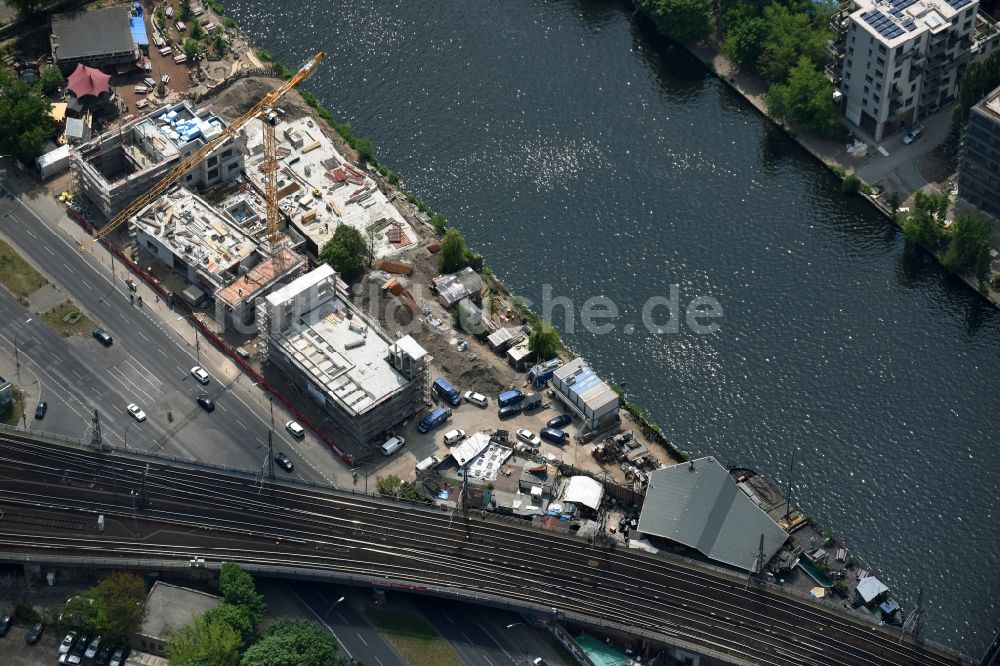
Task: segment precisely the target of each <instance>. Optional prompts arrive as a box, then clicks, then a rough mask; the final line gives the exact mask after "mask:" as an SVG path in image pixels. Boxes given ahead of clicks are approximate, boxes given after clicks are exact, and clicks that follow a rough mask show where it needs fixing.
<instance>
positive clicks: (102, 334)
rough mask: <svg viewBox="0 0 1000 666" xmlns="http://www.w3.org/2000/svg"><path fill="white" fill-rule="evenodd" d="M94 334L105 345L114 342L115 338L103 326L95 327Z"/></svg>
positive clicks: (107, 345)
mask: <svg viewBox="0 0 1000 666" xmlns="http://www.w3.org/2000/svg"><path fill="white" fill-rule="evenodd" d="M93 335H94V337H95V338H96V339H97V341H98V342H100V343H101V344H102V345H104V346H105V347H110V346H111V343H113V342H114V338H112V337H111V335H110V334H109V333H108V332H107V331H105V330H104V329H103V328H95V329H94V333H93Z"/></svg>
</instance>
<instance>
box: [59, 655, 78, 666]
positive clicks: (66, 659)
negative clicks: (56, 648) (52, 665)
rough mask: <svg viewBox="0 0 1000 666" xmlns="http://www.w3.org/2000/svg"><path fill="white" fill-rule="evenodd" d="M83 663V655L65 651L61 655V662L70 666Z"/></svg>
mask: <svg viewBox="0 0 1000 666" xmlns="http://www.w3.org/2000/svg"><path fill="white" fill-rule="evenodd" d="M82 663H83V657H81V656H80V655H78V654H70V653H68V652H65V653H63V654H61V655H59V664H62V665H64V666H66V665H68V666H79V664H82Z"/></svg>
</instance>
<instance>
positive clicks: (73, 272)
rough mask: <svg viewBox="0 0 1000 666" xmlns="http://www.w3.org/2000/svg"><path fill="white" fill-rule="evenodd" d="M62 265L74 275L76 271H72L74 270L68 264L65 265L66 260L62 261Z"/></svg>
mask: <svg viewBox="0 0 1000 666" xmlns="http://www.w3.org/2000/svg"><path fill="white" fill-rule="evenodd" d="M63 266H64V267H65V268H66V270H68V271H69V272H70V273H72V274H73V275H76V271H74V270H73V269H72V268H70V267H69V266H67V265H66V262H63Z"/></svg>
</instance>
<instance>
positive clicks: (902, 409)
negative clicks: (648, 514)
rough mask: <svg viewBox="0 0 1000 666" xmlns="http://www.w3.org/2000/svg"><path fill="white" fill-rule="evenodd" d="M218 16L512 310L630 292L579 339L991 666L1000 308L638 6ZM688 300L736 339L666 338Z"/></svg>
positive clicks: (705, 448)
mask: <svg viewBox="0 0 1000 666" xmlns="http://www.w3.org/2000/svg"><path fill="white" fill-rule="evenodd" d="M226 8H227V11H228V12H229V13H231V14H232V15H233V17H234V18H235V19H236V20H237V22H238V23H239V25H240V26H241V27H242V28H243V29H244V30H245V31H246V33H247V35H248V36H249V37H250V38H251V39H252V40H253V41H254V42H255V43H257V44H258V45H259V46H261V47H262V48H266V49H268V50H270V52H271V53H272V54H273V55H274V57H275V59H276V60H279V61H281V62H283V63H285V64H287V65H289V66H297V65H298V64H299V63H300V62H301V61H303V60H305V59H306V58H307V57H308V56H310V55H311V54H312V53H314V52H315V51H317V50H324V51H326V53H327V60H326V61H325V62H324V63H323V65H322V67H321V69H320V71H319V73H318V74H317V75H316V77H314V78H313V79H312V80H310V81H309V82H308V84H307V86H306V87H307V89H309V90H311V91H313V92H315V93H316V94H317V95H318V96H319V98H320V99H321V101H322V102H323V104H324V105H325V106H327V108H329V109H330V110H331V111H332V112H333V114H334V115H335V116H337V117H338V118H341V119H345V120H348V121H350V122H351V123H352V125H353V127H354V130H355V132H356V134H358V135H359V136H365V137H369V138H371V139H372V140H373V141H374V142H375V145H376V147H377V154H378V156H379V158H380V159H381V160H382V161H383V162H385V163H386V164H388V165H389V166H390V167H391V168H393V169H394V170H396V171H398V172H399V173H400V175H401V176H402V178H403V181H404V183H405V185H406V187H407V189H408V190H410V191H412V192H414V193H416V194H417V195H419V196H420V197H421V198H423V199H424V200H425V201H426V202H427V203H428V204H429V205H430V206H431V207H432V208H434V209H435V210H437V211H440V212H443V213H444V214H446V215H447V216H448V218H449V220H450V221H451V223H453V224H454V225H455V226H457V227H459V228H460V229H461V230H462V232H463V233H464V234H465V237H466V239H467V240H468V242H469V244H470V246H472V247H473V248H475V249H477V250H478V251H480V252H482V254H483V255H484V256H485V258H486V261H487V263H488V265H489V266H491V267H492V268H493V270H494V271H495V272H496V273H497V275H498V276H500V277H501V278H502V279H503V280H505V281H506V282H507V283H508V284H509V285H510V286H511V287H512V288H513V289H514V290H515V291H516V292H518V293H520V294H523V295H524V296H525V297H527V298H528V299H530V300H532V301H534V302H535V303H540V301H541V296H542V288H543V287H542V286H543V284H548V285H551V291H552V293H553V294H554V295H555V296H564V297H568V298H569V299H571V301H572V302H573V304H574V306H575V308H576V309H577V311H578V310H579V308H582V306H583V304H584V302H585V301H587V299H589V298H591V297H593V296H605V297H607V298H609V299H611V300H613V301H614V302H615V304H616V306H617V308H618V311H619V316H618V318H617V319H615V320H614V321H613V322H612V324H613V326H612V328H613V330H612V331H611V332H608V333H603V334H599V333H592V332H588V331H587V330H584V328H583V327H582V326H581V319H580V317H579V316H576V317H575V318H574V330H573V332H572V333H569V332H567V333H566V334H565V335H564V337H565V339H566V340H567V342H568V343H569V344H570V345H571V346H572V347H573V349H574V350H576V351H577V352H578V353H580V354H582V355H584V356H585V357H586V358H587V359H588V360H589V361H590V362H591V363H592V364H594V365H595V367H597V368H598V369H599V370H600V371H601V372H602V373H603V374H604V375H605V376H607V377H609V378H613V379H614V380H615V381H617V382H625V388H626V391H627V393H628V395H629V397H630V398H632V399H634V401H635V402H637V403H639V404H640V405H643V406H644V407H646V408H647V409H648V411H649V412H650V414H651V415H652V417H653V419H654V420H655V421H657V422H659V423H660V424H661V425H662V426H663V428H664V430H665V432H666V433H667V434H668V435H669V436H670V437H671V438H672V439H673V440H674V441H676V442H677V443H678V444H679V445H680V446H681V447H682V448H685V449H688V450H690V451H691V452H693V453H695V454H711V455H715V456H717V457H718V458H719V460H720V461H722V462H723V463H740V464H744V465H748V466H753V467H755V468H756V469H758V470H759V471H761V472H762V473H764V474H766V475H768V476H769V477H771V478H772V479H774V480H777V481H781V482H782V483H784V481H785V480H786V479H787V477H788V470H789V466H790V461H791V456H792V455H793V453H794V463H795V464H794V469H795V472H794V486H795V498H796V500H797V501H798V502H800V503H801V505H802V506H803V507H804V509H805V510H806V511H808V512H810V513H812V514H814V515H815V516H816V518H817V519H818V520H819V521H820V522H821V523H822V525H824V527H826V528H827V529H829V530H831V531H832V532H833V533H834V534H835V535H836V536H838V537H839V538H842V539H843V540H845V541H846V543H847V544H848V545H849V546H850V547H851V548H852V549H853V550H854V551H855V552H856V553H858V554H859V555H860V556H861V558H862V559H863V560H864V561H866V562H867V563H869V564H870V565H872V566H874V567H875V568H877V569H878V570H879V571H880V572H882V573H883V574H884V577H885V581H886V582H887V584H889V585H890V587H892V588H893V590H894V592H895V594H896V596H897V597H898V598H899V599H900V600H901V601H902V602H903V605H904V607H912V605H913V603H914V602H915V601H916V597H917V591H918V589H919V588H921V587H922V588H923V589H924V600H925V610H926V625H925V627H926V630H927V634H928V635H929V637H931V638H933V639H934V640H936V641H938V642H941V643H944V644H946V645H949V646H951V647H953V648H956V649H960V650H962V651H964V652H966V653H968V654H970V655H973V656H976V657H978V656H979V654H980V653H981V650H982V649H983V647H984V646H985V644H986V642H987V640H988V639H989V637H990V636H992V633H993V631H995V629H996V627H997V624H998V621H1000V605H998V602H997V599H998V598H1000V575H998V574H997V566H998V559H1000V557H998V553H1000V549H998V545H1000V538H998V537H997V535H998V534H1000V524H998V523H1000V520H998V518H1000V515H998V514H1000V509H998V506H997V496H998V490H997V488H998V484H997V481H996V473H997V469H998V468H1000V450H998V447H997V443H998V442H1000V437H998V435H997V429H998V425H1000V423H998V419H997V416H996V415H997V400H998V395H1000V386H998V382H997V380H998V378H1000V316H998V313H997V312H996V311H995V310H994V309H993V308H992V307H989V306H988V305H987V304H985V302H984V301H982V300H981V299H980V298H979V297H978V296H976V295H975V294H974V293H972V292H971V291H970V290H969V289H968V288H966V287H965V286H964V285H962V284H961V283H960V282H959V281H957V280H956V279H954V278H952V277H950V276H948V275H946V274H945V273H944V272H942V271H941V270H940V269H939V268H938V266H937V265H936V263H935V262H934V261H933V260H932V259H930V258H929V257H928V256H926V255H925V254H924V253H922V252H920V251H916V250H914V249H912V248H910V247H908V246H907V245H906V244H905V243H904V241H903V239H902V238H901V236H900V234H899V233H897V232H896V231H895V230H894V229H893V228H891V227H890V226H889V225H888V224H887V223H886V222H885V221H884V219H882V218H881V217H879V216H878V215H876V214H875V213H874V212H873V211H872V210H871V209H870V208H868V207H867V206H866V205H864V204H863V203H862V202H861V201H859V200H858V199H857V198H853V197H848V196H845V195H842V194H841V193H840V191H839V182H837V181H836V180H835V179H834V178H833V177H832V176H831V175H829V174H828V173H827V172H826V171H825V169H824V168H822V167H821V166H820V165H819V164H817V163H816V162H815V161H813V160H812V159H811V158H810V157H809V156H808V155H807V154H805V153H804V152H803V151H802V150H801V149H800V148H799V147H798V146H797V145H796V144H794V143H793V142H791V141H790V140H789V139H788V138H786V137H785V136H784V135H782V134H781V133H780V132H778V131H776V130H775V129H774V128H773V127H772V126H771V125H770V124H769V123H768V122H767V121H766V120H765V119H764V118H762V117H761V116H760V115H759V114H758V113H757V112H756V111H755V110H753V109H752V108H751V107H750V105H749V104H747V103H745V102H744V100H743V99H742V98H740V97H739V96H737V95H735V94H734V93H732V92H731V91H730V90H729V89H728V88H727V86H726V85H724V84H723V83H722V82H721V81H719V80H718V79H716V78H715V77H714V76H713V75H712V74H710V73H709V72H707V71H706V70H705V68H704V67H703V66H702V65H701V64H700V63H699V62H697V61H696V60H694V59H693V58H692V57H691V56H690V55H688V54H687V52H685V51H684V50H683V49H681V48H679V47H675V46H673V45H671V44H669V43H668V42H666V41H665V40H663V39H661V38H659V37H658V36H657V35H656V34H655V31H653V30H652V28H651V27H650V25H649V24H648V22H646V21H645V20H643V19H641V18H636V17H635V16H634V15H633V12H632V10H631V9H630V8H628V7H626V6H625V5H618V4H616V3H614V2H608V1H603V2H598V1H596V0H595V1H585V0H550V1H541V0H534V1H533V0H507V1H506V2H503V3H488V2H482V1H476V2H460V1H456V0H438V1H436V2H433V3H428V2H419V3H417V2H398V1H397V2H392V1H389V0H357V1H355V2H350V3H324V2H319V1H317V0H292V1H290V2H284V3H270V2H263V1H262V0H234V1H233V2H227V3H226ZM671 285H677V292H678V302H679V304H680V307H681V312H682V318H683V308H684V307H686V305H687V304H688V303H689V302H690V301H691V300H692V299H695V298H697V297H710V298H714V299H716V300H717V302H718V303H719V305H720V307H721V310H722V314H723V316H722V317H721V318H719V319H715V320H702V322H703V323H710V322H713V321H714V322H715V323H717V324H719V329H718V331H717V332H715V333H712V334H696V333H695V332H693V331H692V330H691V329H690V328H689V327H688V326H687V325H686V324H683V323H682V325H681V326H680V330H679V331H678V332H677V333H671V332H666V333H663V334H654V333H652V332H650V331H648V330H647V328H646V327H644V326H643V325H642V308H643V306H644V304H645V303H647V302H648V301H649V299H650V298H661V299H662V298H664V297H669V296H670V289H671ZM661 302H662V301H661ZM665 311H666V309H665V308H664V307H660V308H658V309H655V310H654V311H653V312H654V319H656V321H658V322H660V323H662V322H663V319H664V313H665ZM555 312H556V315H555V317H554V319H555V322H556V323H557V325H559V326H560V327H561V328H563V329H564V330H565V329H566V328H567V327H566V326H565V322H564V319H565V318H564V316H563V312H564V310H563V309H560V308H557V309H556V310H555ZM602 323H604V322H602ZM754 548H756V546H754Z"/></svg>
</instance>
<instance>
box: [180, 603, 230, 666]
mask: <svg viewBox="0 0 1000 666" xmlns="http://www.w3.org/2000/svg"><path fill="white" fill-rule="evenodd" d="M240 647H241V640H240V634H239V632H237V631H236V630H235V629H233V628H232V627H231V626H229V625H228V624H227V623H226V622H225V621H223V620H222V619H216V620H214V621H209V620H207V619H205V616H204V615H198V616H196V617H195V619H194V621H193V622H191V623H189V624H185V625H184V626H183V627H181V628H180V629H178V630H177V633H176V634H174V636H173V638H172V639H171V641H170V644H169V645H167V654H168V655H169V656H170V663H172V664H177V666H203V665H204V666H237V665H238V664H239V663H240Z"/></svg>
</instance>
